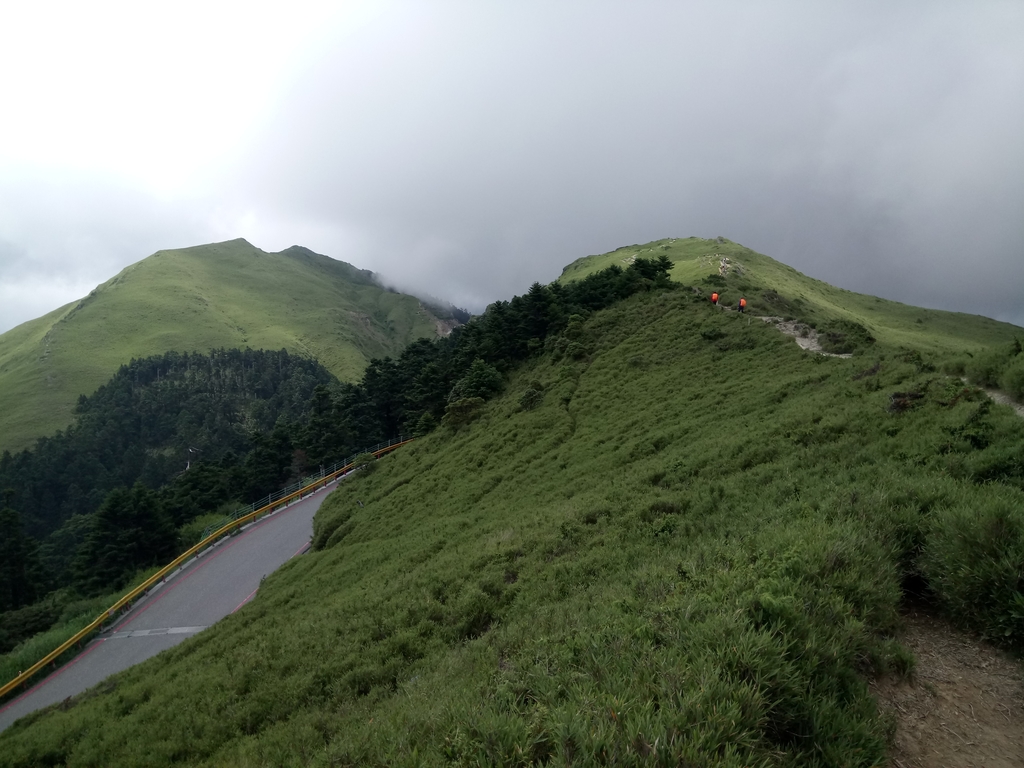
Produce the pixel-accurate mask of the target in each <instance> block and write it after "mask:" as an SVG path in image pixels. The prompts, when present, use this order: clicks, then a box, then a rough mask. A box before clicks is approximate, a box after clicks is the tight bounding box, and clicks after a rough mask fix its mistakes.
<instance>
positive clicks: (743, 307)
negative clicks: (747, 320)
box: [739, 296, 747, 312]
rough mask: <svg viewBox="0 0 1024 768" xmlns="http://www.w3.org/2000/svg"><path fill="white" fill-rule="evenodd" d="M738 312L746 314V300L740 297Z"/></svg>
mask: <svg viewBox="0 0 1024 768" xmlns="http://www.w3.org/2000/svg"><path fill="white" fill-rule="evenodd" d="M739 310H740V312H746V311H747V300H746V299H744V298H743V297H742V296H741V297H740V306H739Z"/></svg>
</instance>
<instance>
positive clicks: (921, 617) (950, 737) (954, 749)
mask: <svg viewBox="0 0 1024 768" xmlns="http://www.w3.org/2000/svg"><path fill="white" fill-rule="evenodd" d="M904 621H905V626H906V629H905V632H904V635H903V637H902V638H901V639H902V642H903V643H904V645H906V646H907V647H908V648H909V649H910V650H911V651H913V653H914V655H915V656H916V657H917V667H916V669H915V671H914V675H913V679H912V680H911V681H909V682H908V681H897V680H892V679H882V680H878V681H876V682H875V683H874V684H873V688H874V690H875V695H876V696H877V698H878V703H879V707H880V709H881V710H882V711H883V712H888V713H891V715H892V716H893V717H894V719H895V722H896V733H895V737H894V739H893V746H892V750H891V752H890V757H891V761H892V762H891V765H892V767H893V768H980V766H985V768H1021V767H1022V766H1024V673H1022V668H1021V662H1020V661H1017V660H1015V659H1013V658H1012V657H1011V656H1009V655H1008V654H1005V653H1003V652H1001V651H999V650H996V649H995V648H992V647H991V646H989V645H987V644H985V643H983V642H981V641H980V640H978V639H976V638H974V637H972V636H971V635H969V634H967V633H965V632H961V631H960V630H957V629H954V628H953V627H951V626H950V625H949V624H948V623H946V622H945V621H942V620H941V619H937V618H935V617H933V616H929V615H927V614H925V613H922V612H916V611H915V612H911V613H910V614H908V615H907V616H905V617H904Z"/></svg>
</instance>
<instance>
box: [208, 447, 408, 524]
mask: <svg viewBox="0 0 1024 768" xmlns="http://www.w3.org/2000/svg"><path fill="white" fill-rule="evenodd" d="M411 439H412V438H409V437H404V436H402V437H396V438H394V439H393V440H388V441H387V442H385V443H377V445H375V446H374V447H373V448H367V449H366V450H365V451H360V452H359V453H355V454H352V456H350V457H349V458H347V459H343V460H341V461H338V462H335V463H334V464H332V465H331V466H330V467H327V468H322V469H321V470H320V471H319V472H317V473H316V474H313V475H309V476H308V477H306V478H304V479H302V480H299V481H298V482H297V483H293V484H291V485H289V486H288V487H287V488H282V489H281V490H280V491H276V492H274V493H271V494H269V495H267V496H264V497H263V498H262V499H260V500H259V501H254V502H253V503H252V504H249V505H247V506H244V507H239V508H238V509H236V510H235V511H234V512H232V513H231V514H230V515H227V516H226V517H224V518H221V519H220V520H218V521H217V522H215V523H211V524H210V525H208V526H206V529H205V530H204V531H203V535H202V536H200V537H199V538H200V540H201V541H202V540H204V539H206V537H207V536H209V535H210V534H211V533H213V532H214V531H217V530H219V529H220V528H222V527H224V526H225V525H229V524H230V523H232V522H234V521H235V520H238V519H239V518H242V517H245V516H246V515H249V514H252V513H253V512H255V511H256V510H257V509H263V508H266V507H270V506H274V505H277V504H280V503H281V500H282V499H284V498H285V497H292V496H294V495H295V492H296V491H298V490H300V489H306V488H309V487H312V486H315V485H318V484H319V483H322V482H324V478H327V477H330V478H331V479H333V478H335V477H337V476H338V474H339V473H340V472H341V471H342V470H344V469H346V468H347V467H351V466H352V465H353V464H354V463H355V460H356V459H357V458H359V457H360V456H362V455H363V454H367V453H372V454H373V455H374V456H377V455H378V454H381V453H387V452H388V451H389V450H391V449H392V448H397V447H398V446H399V445H402V444H404V443H407V442H409V440H411ZM327 482H330V480H328V481H327Z"/></svg>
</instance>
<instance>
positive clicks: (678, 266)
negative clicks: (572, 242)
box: [559, 237, 1024, 353]
mask: <svg viewBox="0 0 1024 768" xmlns="http://www.w3.org/2000/svg"><path fill="white" fill-rule="evenodd" d="M661 255H664V256H666V257H667V258H669V259H670V260H671V261H672V263H673V268H672V272H671V273H670V274H671V276H672V279H674V280H677V281H679V282H681V283H683V284H685V285H699V284H701V282H702V281H703V280H705V279H706V278H707V277H708V276H709V275H719V276H721V277H724V278H725V281H724V282H722V283H718V284H717V285H719V286H720V287H721V288H723V289H724V290H723V302H724V303H725V304H726V305H730V306H731V305H735V304H736V302H737V301H738V300H739V298H740V296H741V295H745V297H746V299H747V300H748V302H750V311H751V312H752V313H753V312H757V313H759V314H762V315H774V316H782V317H787V318H788V317H796V318H800V319H802V320H804V321H807V322H810V323H812V324H814V325H815V326H827V325H829V324H830V323H836V322H840V323H841V322H844V321H846V322H855V323H857V324H859V325H862V326H863V327H864V328H866V329H867V331H868V332H869V333H870V334H871V335H872V336H873V337H874V338H876V339H877V340H879V341H882V342H886V343H889V344H893V345H898V346H905V347H912V348H914V349H918V350H921V351H929V352H937V353H966V352H972V353H973V352H976V351H979V350H981V349H984V348H987V347H989V346H991V345H993V344H1000V343H1003V342H1007V341H1011V340H1012V339H1013V338H1014V336H1015V335H1016V336H1022V335H1024V331H1022V330H1021V329H1020V328H1018V327H1017V326H1014V325H1010V324H1009V323H1001V322H998V321H996V320H992V319H990V318H987V317H981V316H978V315H968V314H964V313H961V312H945V311H943V310H937V309H922V308H921V307H914V306H910V305H908V304H901V303H899V302H896V301H889V300H887V299H880V298H878V297H876V296H868V295H865V294H862V293H854V292H853V291H847V290H844V289H842V288H836V287H835V286H832V285H829V284H828V283H824V282H822V281H820V280H815V279H814V278H811V277H808V276H806V275H804V274H801V273H800V272H797V271H796V270H795V269H793V268H792V267H788V266H786V265H785V264H782V263H781V262H778V261H776V260H775V259H772V258H770V257H768V256H765V255H763V254H760V253H757V252H756V251H752V250H750V249H749V248H745V247H744V246H742V245H740V244H738V243H734V242H732V241H731V240H727V239H726V238H722V237H719V238H714V239H704V238H701V237H687V238H669V239H666V240H657V241H655V242H653V243H647V244H644V245H630V246H626V247H623V248H619V249H617V250H615V251H612V252H611V253H606V254H602V255H600V256H586V257H583V258H581V259H577V260H576V261H574V262H572V263H571V264H570V265H569V266H567V267H566V268H565V269H564V270H563V271H562V274H561V276H560V278H559V280H560V281H561V282H567V281H572V280H578V279H580V278H582V277H585V276H587V275H590V274H593V273H594V272H598V271H600V270H602V269H606V268H607V267H609V266H612V265H618V266H625V265H626V264H629V263H630V261H631V260H632V259H634V258H636V257H637V256H641V257H643V258H648V259H649V258H653V257H657V256H661ZM711 287H712V288H713V287H714V284H713V285H712V286H711ZM708 292H709V293H710V291H708Z"/></svg>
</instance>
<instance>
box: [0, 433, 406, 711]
mask: <svg viewBox="0 0 1024 768" xmlns="http://www.w3.org/2000/svg"><path fill="white" fill-rule="evenodd" d="M412 441H413V438H409V439H408V440H402V441H401V442H398V443H395V444H394V445H389V446H387V447H385V448H381V449H380V450H377V451H370V452H369V453H371V454H372V455H373V456H374V457H375V458H380V457H381V456H382V455H383V454H385V453H390V452H391V451H393V450H395V449H396V448H401V447H402V446H403V445H407V444H409V443H411V442H412ZM353 466H354V464H351V463H350V464H346V465H345V466H344V467H342V468H341V469H338V470H335V471H334V472H332V473H330V474H329V475H324V476H323V477H321V478H317V480H316V481H315V482H312V483H310V484H309V485H306V486H304V487H302V488H300V489H299V490H297V491H295V492H294V493H291V494H288V495H287V496H282V497H281V498H280V499H276V500H274V501H272V502H270V503H269V504H267V505H265V506H262V507H260V508H259V509H257V510H254V511H252V512H250V513H249V514H247V515H244V516H242V517H239V518H238V519H237V520H232V521H231V522H230V523H228V524H226V525H224V526H222V527H220V528H218V529H217V530H216V531H214V532H213V533H211V534H210V535H209V536H207V537H206V538H205V539H203V540H202V541H200V542H199V543H198V544H196V545H195V546H194V547H192V548H191V549H189V550H188V551H187V552H184V553H182V554H181V555H178V557H176V558H174V559H173V560H172V561H171V562H170V563H168V564H167V565H165V566H164V567H163V568H161V569H160V570H159V571H157V572H156V573H154V574H153V575H152V576H150V577H149V578H148V579H146V580H145V581H144V582H142V583H141V584H140V585H139V586H137V587H136V588H135V589H133V590H132V591H131V592H129V593H128V594H127V595H125V596H124V597H122V598H121V599H120V600H118V601H117V602H116V603H114V604H113V605H112V606H110V608H108V609H107V610H106V611H104V612H103V613H101V614H100V615H99V616H97V617H96V620H95V621H93V622H92V623H91V624H90V625H89V626H87V627H85V629H83V630H81V631H80V632H78V633H77V634H76V635H75V636H74V637H72V638H70V639H69V640H67V641H66V642H65V643H64V644H62V645H61V646H60V647H58V648H57V649H56V650H53V651H51V652H50V653H48V654H47V655H46V656H44V657H43V658H42V659H40V660H39V661H37V662H36V663H35V664H33V665H32V666H31V667H29V668H28V669H26V670H25V671H24V672H22V673H21V674H19V675H18V676H17V677H16V678H14V679H13V680H11V681H10V682H9V683H7V684H6V685H4V686H2V687H0V699H2V698H3V697H4V696H6V695H7V694H8V693H10V692H11V691H13V690H14V689H16V688H17V687H18V686H20V685H21V684H22V683H24V682H26V681H27V680H29V679H30V678H31V677H32V676H33V675H35V674H36V672H38V671H39V670H41V669H42V668H43V667H45V666H46V665H47V664H50V663H51V662H55V661H56V660H57V659H58V658H60V656H61V655H62V654H63V653H65V652H66V651H68V650H69V649H70V648H71V647H72V646H74V645H77V644H79V643H81V642H82V641H83V640H84V639H85V638H87V637H88V636H89V635H91V634H92V633H93V632H95V631H96V630H98V629H101V628H102V627H103V625H104V624H105V623H106V622H107V621H109V620H110V619H112V618H114V616H115V614H116V613H117V612H118V611H120V610H121V609H123V608H126V609H130V608H131V603H132V602H133V601H134V600H135V598H137V597H139V596H140V595H145V594H147V593H148V592H149V589H150V587H152V586H153V585H155V584H156V583H157V582H162V581H163V580H164V579H165V578H166V577H167V575H168V574H169V573H171V571H173V570H174V569H175V568H177V567H178V566H180V565H181V564H182V563H185V562H187V561H188V560H191V559H192V558H193V557H195V556H196V555H198V554H199V553H200V552H202V551H203V550H204V549H206V548H208V547H210V546H212V545H213V544H214V542H216V541H217V540H218V539H220V538H221V537H223V536H225V535H227V534H229V533H231V532H232V531H237V530H238V529H240V528H241V527H242V526H243V525H247V524H248V523H251V522H253V521H254V520H256V519H257V518H259V517H260V516H261V515H267V514H270V513H271V512H273V511H274V510H275V509H277V508H278V507H283V506H285V505H286V504H288V502H290V501H292V500H294V499H295V498H297V497H298V498H301V497H302V496H303V494H306V493H309V492H310V491H311V490H315V489H316V488H318V487H326V486H327V484H328V483H331V482H333V481H334V480H336V479H337V478H338V477H339V476H341V475H344V474H345V473H346V472H348V471H350V470H351V469H352V467H353Z"/></svg>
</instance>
